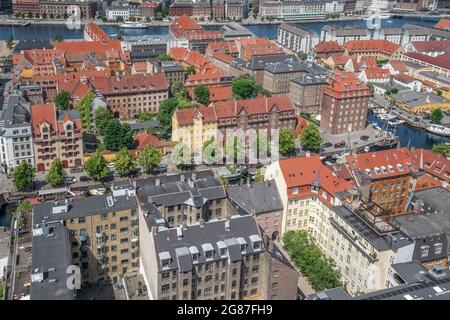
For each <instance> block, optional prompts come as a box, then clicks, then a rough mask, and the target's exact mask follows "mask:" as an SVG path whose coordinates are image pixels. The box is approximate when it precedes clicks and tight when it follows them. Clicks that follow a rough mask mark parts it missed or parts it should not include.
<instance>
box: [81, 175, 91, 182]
mask: <svg viewBox="0 0 450 320" xmlns="http://www.w3.org/2000/svg"><path fill="white" fill-rule="evenodd" d="M89 180H92V179H91V178H90V177H88V176H81V177H80V181H81V182H85V181H89Z"/></svg>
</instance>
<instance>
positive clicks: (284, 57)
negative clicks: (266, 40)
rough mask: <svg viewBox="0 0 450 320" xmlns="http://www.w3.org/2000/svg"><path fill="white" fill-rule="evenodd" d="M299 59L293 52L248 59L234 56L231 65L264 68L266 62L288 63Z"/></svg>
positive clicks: (249, 68) (255, 68) (239, 67)
mask: <svg viewBox="0 0 450 320" xmlns="http://www.w3.org/2000/svg"><path fill="white" fill-rule="evenodd" d="M295 61H300V59H299V57H297V55H295V54H277V55H270V56H262V57H254V58H252V59H250V60H248V61H246V60H243V59H240V58H234V59H233V61H232V62H231V65H232V66H233V67H235V68H238V69H241V68H243V67H244V68H246V69H248V70H252V71H255V70H262V69H264V68H265V67H266V66H267V65H268V64H271V63H272V64H273V63H289V62H295Z"/></svg>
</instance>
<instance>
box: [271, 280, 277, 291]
mask: <svg viewBox="0 0 450 320" xmlns="http://www.w3.org/2000/svg"><path fill="white" fill-rule="evenodd" d="M277 289H278V282H274V283H272V290H277Z"/></svg>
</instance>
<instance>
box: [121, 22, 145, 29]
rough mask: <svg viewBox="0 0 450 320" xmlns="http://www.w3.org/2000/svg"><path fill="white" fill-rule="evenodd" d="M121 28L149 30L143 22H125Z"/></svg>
mask: <svg viewBox="0 0 450 320" xmlns="http://www.w3.org/2000/svg"><path fill="white" fill-rule="evenodd" d="M120 27H121V28H126V29H145V28H147V25H146V24H145V23H142V22H133V21H125V23H122V24H121V25H120Z"/></svg>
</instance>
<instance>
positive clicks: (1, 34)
mask: <svg viewBox="0 0 450 320" xmlns="http://www.w3.org/2000/svg"><path fill="white" fill-rule="evenodd" d="M436 21H437V19H435V18H419V19H417V18H415V19H411V18H404V19H400V18H392V19H384V20H382V21H381V27H382V28H398V27H401V26H403V25H404V24H406V23H414V24H419V25H424V26H433V25H434V24H435V23H436ZM327 24H331V25H336V26H340V27H345V26H352V27H360V28H365V27H366V21H364V20H356V21H337V22H301V23H296V25H298V26H300V27H303V28H306V29H309V30H311V31H313V32H315V33H317V34H320V30H321V29H322V27H323V26H325V25H327ZM220 27H221V26H220V25H208V26H205V29H219V28H220ZM246 27H247V28H248V29H249V30H250V31H252V32H253V33H254V34H255V35H256V36H260V37H267V38H270V39H275V38H276V36H277V31H278V25H277V24H264V25H261V24H260V25H247V26H246ZM102 28H103V29H104V30H105V31H106V32H107V33H108V34H109V35H117V34H118V33H119V32H120V33H122V34H123V35H128V36H138V35H147V34H151V35H158V34H161V35H164V34H167V33H168V32H169V29H168V27H166V26H154V27H152V26H150V27H149V28H146V29H121V28H119V26H111V25H108V26H102ZM13 35H14V38H15V39H16V40H26V39H52V38H53V37H54V36H56V35H61V36H63V37H64V38H65V39H82V38H83V29H69V28H67V27H66V26H65V25H29V26H27V27H19V26H15V27H13V26H4V25H2V26H0V40H7V39H9V38H10V37H11V36H13Z"/></svg>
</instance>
